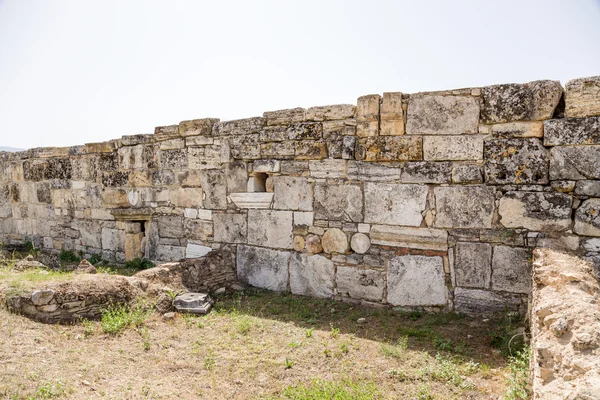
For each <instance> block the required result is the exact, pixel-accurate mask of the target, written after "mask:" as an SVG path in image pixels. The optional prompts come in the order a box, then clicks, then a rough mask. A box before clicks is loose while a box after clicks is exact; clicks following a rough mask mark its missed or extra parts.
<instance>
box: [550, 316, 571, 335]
mask: <svg viewBox="0 0 600 400" xmlns="http://www.w3.org/2000/svg"><path fill="white" fill-rule="evenodd" d="M567 327H568V324H567V321H566V320H565V319H564V318H559V319H557V320H556V321H555V322H554V323H553V324H552V325H550V331H552V334H553V335H554V336H556V337H561V336H562V335H563V334H564V333H565V332H566V331H567Z"/></svg>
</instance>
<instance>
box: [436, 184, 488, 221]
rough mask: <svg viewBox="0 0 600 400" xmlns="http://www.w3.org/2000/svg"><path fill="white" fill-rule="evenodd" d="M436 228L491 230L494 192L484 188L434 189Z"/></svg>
mask: <svg viewBox="0 0 600 400" xmlns="http://www.w3.org/2000/svg"><path fill="white" fill-rule="evenodd" d="M434 193H435V207H436V219H435V222H434V224H433V226H434V227H436V228H491V227H492V217H493V213H494V191H493V189H491V188H488V187H485V186H468V187H436V188H435V189H434Z"/></svg>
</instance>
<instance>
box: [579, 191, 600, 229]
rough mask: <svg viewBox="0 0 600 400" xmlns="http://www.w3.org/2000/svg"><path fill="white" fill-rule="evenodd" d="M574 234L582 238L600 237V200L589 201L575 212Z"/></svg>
mask: <svg viewBox="0 0 600 400" xmlns="http://www.w3.org/2000/svg"><path fill="white" fill-rule="evenodd" d="M573 232H575V233H576V234H578V235H582V236H600V199H588V200H585V201H584V202H583V203H581V206H579V208H578V209H577V211H576V212H575V225H574V227H573Z"/></svg>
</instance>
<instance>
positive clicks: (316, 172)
mask: <svg viewBox="0 0 600 400" xmlns="http://www.w3.org/2000/svg"><path fill="white" fill-rule="evenodd" d="M346 164H347V161H346V160H334V159H326V160H314V161H313V160H311V161H309V162H308V168H309V170H310V176H312V177H313V178H345V177H346V175H347V172H346V169H347V167H346Z"/></svg>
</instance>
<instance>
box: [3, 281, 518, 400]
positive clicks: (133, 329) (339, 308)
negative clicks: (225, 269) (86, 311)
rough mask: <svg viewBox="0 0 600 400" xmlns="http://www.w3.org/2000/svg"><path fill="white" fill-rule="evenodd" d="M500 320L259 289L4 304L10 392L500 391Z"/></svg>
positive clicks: (380, 394)
mask: <svg viewBox="0 0 600 400" xmlns="http://www.w3.org/2000/svg"><path fill="white" fill-rule="evenodd" d="M0 279H2V277H0ZM359 318H365V322H364V323H361V324H359V323H357V320H358V319H359ZM115 326H117V327H118V329H116V328H115ZM496 331H498V325H497V322H494V321H486V322H483V321H482V320H481V319H478V320H475V319H469V318H466V317H462V318H461V317H459V316H457V315H455V314H427V315H422V314H419V313H399V312H396V311H393V310H390V309H368V308H359V307H353V306H351V305H349V304H345V303H340V302H333V301H329V300H317V299H311V298H304V297H299V296H293V295H282V294H277V293H270V292H264V291H256V290H251V291H248V292H246V293H245V294H243V295H240V294H238V295H233V296H227V297H223V298H220V299H219V300H218V301H217V304H216V307H215V309H214V310H213V312H211V313H210V314H209V315H208V316H204V317H193V316H187V315H177V316H176V318H175V319H173V320H168V321H167V320H165V319H163V318H162V317H160V316H158V315H156V314H151V313H145V312H140V311H139V310H137V309H134V310H133V311H132V314H131V315H129V316H127V315H126V311H124V310H112V313H107V315H106V317H105V320H104V321H102V322H100V321H96V322H89V321H84V322H82V323H81V324H78V325H74V326H58V325H56V326H52V325H43V324H39V323H36V322H33V321H30V320H28V319H25V318H23V317H20V316H16V315H11V314H9V313H7V312H6V311H5V310H3V309H2V310H0V377H2V379H0V398H9V399H30V398H32V399H44V398H65V399H87V398H92V399H93V398H108V399H110V398H114V399H123V398H125V399H141V398H153V399H159V398H160V399H175V398H177V399H198V398H200V399H498V398H499V397H500V396H501V395H502V394H503V393H504V392H505V390H506V385H507V382H509V366H508V361H507V358H506V357H504V356H503V355H502V354H501V352H500V351H499V350H497V349H495V348H493V347H492V342H498V335H497V334H496V335H495V334H493V333H494V332H496ZM500 342H501V341H500Z"/></svg>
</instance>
